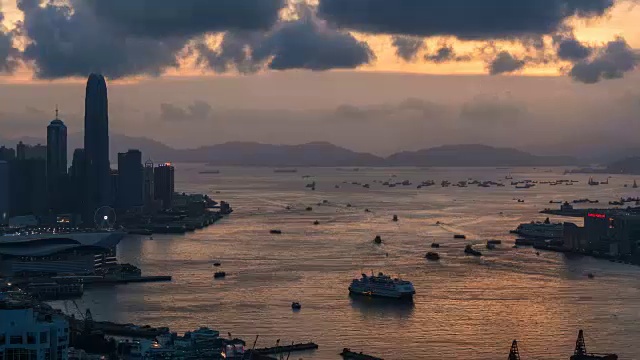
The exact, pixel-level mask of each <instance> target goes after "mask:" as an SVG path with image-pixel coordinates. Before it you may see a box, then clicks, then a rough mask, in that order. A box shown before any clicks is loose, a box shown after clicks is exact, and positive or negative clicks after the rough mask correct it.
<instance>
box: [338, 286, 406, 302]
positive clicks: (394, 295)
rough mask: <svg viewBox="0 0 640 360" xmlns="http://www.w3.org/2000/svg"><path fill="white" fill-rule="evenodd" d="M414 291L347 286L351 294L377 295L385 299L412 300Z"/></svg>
mask: <svg viewBox="0 0 640 360" xmlns="http://www.w3.org/2000/svg"><path fill="white" fill-rule="evenodd" d="M415 293H416V292H415V291H408V292H400V291H396V290H387V289H369V288H362V287H357V286H350V287H349V294H352V295H359V296H367V297H379V298H387V299H404V300H412V299H413V295H415Z"/></svg>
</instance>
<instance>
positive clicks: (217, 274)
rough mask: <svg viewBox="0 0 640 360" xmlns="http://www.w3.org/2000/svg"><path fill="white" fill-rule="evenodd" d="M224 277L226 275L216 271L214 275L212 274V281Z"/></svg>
mask: <svg viewBox="0 0 640 360" xmlns="http://www.w3.org/2000/svg"><path fill="white" fill-rule="evenodd" d="M225 276H227V273H226V272H224V271H217V272H216V273H215V274H213V278H214V279H222V278H224V277H225Z"/></svg>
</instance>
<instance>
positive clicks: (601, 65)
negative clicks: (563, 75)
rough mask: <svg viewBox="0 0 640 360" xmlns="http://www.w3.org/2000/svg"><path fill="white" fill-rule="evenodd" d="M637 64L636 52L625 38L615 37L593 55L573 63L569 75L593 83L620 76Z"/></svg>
mask: <svg viewBox="0 0 640 360" xmlns="http://www.w3.org/2000/svg"><path fill="white" fill-rule="evenodd" d="M638 64H640V56H639V55H638V52H637V51H636V50H634V49H632V48H631V47H630V46H629V44H628V43H627V41H626V40H625V39H623V38H617V39H615V40H613V41H610V42H608V43H607V44H606V45H604V46H603V47H602V48H600V49H598V50H597V52H596V53H595V54H594V56H593V57H591V58H589V59H585V60H582V61H579V62H577V63H575V64H574V65H573V68H571V71H570V72H569V75H570V76H571V77H572V78H573V79H574V80H576V81H580V82H583V83H586V84H594V83H597V82H598V81H600V80H605V79H618V78H621V77H623V76H624V74H625V73H626V72H629V71H632V70H634V69H635V68H636V67H637V66H638Z"/></svg>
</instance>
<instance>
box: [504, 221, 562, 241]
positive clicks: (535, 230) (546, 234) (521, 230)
mask: <svg viewBox="0 0 640 360" xmlns="http://www.w3.org/2000/svg"><path fill="white" fill-rule="evenodd" d="M563 228H564V225H563V224H562V223H558V224H549V223H541V222H535V223H528V224H520V225H518V227H517V228H516V229H515V230H512V231H511V232H512V233H514V234H518V235H521V236H524V237H527V238H544V239H557V238H561V237H562V235H563V232H564V231H563Z"/></svg>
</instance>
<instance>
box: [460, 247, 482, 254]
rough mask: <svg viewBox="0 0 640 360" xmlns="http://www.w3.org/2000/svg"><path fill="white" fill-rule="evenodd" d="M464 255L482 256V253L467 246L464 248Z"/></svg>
mask: <svg viewBox="0 0 640 360" xmlns="http://www.w3.org/2000/svg"><path fill="white" fill-rule="evenodd" d="M464 253H465V254H467V255H473V256H482V253H481V252H480V251H478V250H475V249H474V248H473V247H472V246H471V245H467V246H465V247H464Z"/></svg>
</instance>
